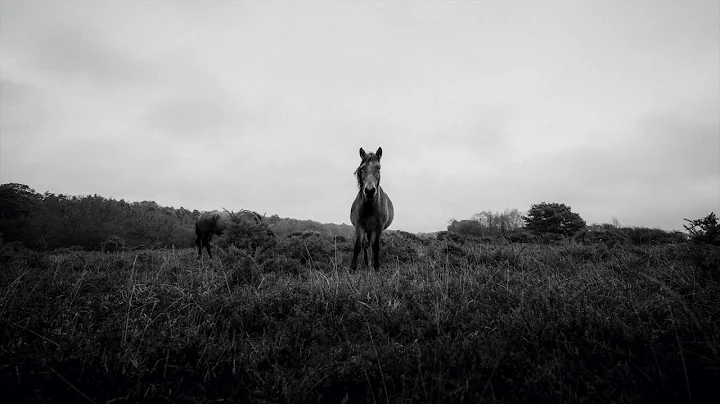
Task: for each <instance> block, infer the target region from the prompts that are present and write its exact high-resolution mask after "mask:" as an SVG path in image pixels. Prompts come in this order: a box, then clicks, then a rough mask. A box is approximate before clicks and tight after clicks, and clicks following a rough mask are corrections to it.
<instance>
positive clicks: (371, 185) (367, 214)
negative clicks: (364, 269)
mask: <svg viewBox="0 0 720 404" xmlns="http://www.w3.org/2000/svg"><path fill="white" fill-rule="evenodd" d="M381 157H382V147H378V149H377V151H376V152H375V153H372V152H371V153H366V152H365V150H363V148H362V147H361V148H360V165H359V166H358V168H357V169H356V170H355V177H356V178H357V185H358V193H357V195H356V196H355V201H354V202H353V204H352V206H351V208H350V221H351V222H352V224H353V226H355V249H354V251H353V258H352V261H351V262H350V268H351V269H352V270H355V269H357V258H358V255H359V254H360V249H361V248H362V249H363V255H364V257H365V266H368V254H367V248H368V246H372V254H373V256H372V257H373V268H375V270H376V271H377V270H378V269H379V268H380V259H379V257H378V256H379V254H380V235H381V234H382V232H383V230H385V229H387V228H388V226H390V224H392V221H393V217H394V216H395V209H394V208H393V204H392V201H390V197H389V196H388V195H387V194H386V193H385V191H384V190H383V189H382V187H381V186H380V158H381ZM363 236H365V238H366V240H364V241H363ZM365 241H366V242H365Z"/></svg>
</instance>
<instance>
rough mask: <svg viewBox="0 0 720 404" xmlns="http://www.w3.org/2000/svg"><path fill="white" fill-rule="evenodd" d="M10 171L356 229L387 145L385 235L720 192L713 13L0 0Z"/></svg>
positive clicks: (651, 222)
mask: <svg viewBox="0 0 720 404" xmlns="http://www.w3.org/2000/svg"><path fill="white" fill-rule="evenodd" d="M0 41H1V42H2V43H1V45H2V46H0V76H1V78H2V83H1V84H2V88H1V90H0V146H1V147H2V149H1V150H0V181H1V182H3V183H5V182H19V183H23V184H27V185H29V186H31V187H33V188H35V189H36V190H37V191H39V192H44V191H51V192H56V193H69V194H73V193H82V194H99V195H103V196H107V197H113V198H118V199H119V198H125V199H127V200H155V201H156V202H158V203H160V204H163V205H170V206H175V207H180V206H184V207H186V208H189V209H200V210H209V209H219V208H223V207H225V208H228V209H235V210H237V209H240V208H248V209H253V210H257V211H261V212H267V213H268V214H275V213H277V214H279V215H281V216H291V217H296V218H299V219H313V220H317V221H321V222H334V223H343V222H345V223H349V210H350V204H351V202H352V200H353V198H354V194H355V192H356V191H357V188H356V184H355V179H354V177H353V175H352V172H353V171H354V170H355V168H356V167H357V165H358V163H359V160H360V158H359V156H358V149H359V148H360V147H363V148H365V150H366V151H375V150H376V149H377V147H378V146H382V147H383V162H382V165H383V174H382V176H383V177H382V185H383V188H384V189H385V191H386V192H387V193H388V194H389V195H390V197H391V198H392V199H393V202H394V204H395V208H396V216H395V222H394V223H393V226H392V228H395V229H405V230H409V231H433V230H440V229H443V228H445V226H446V224H447V221H448V219H450V218H453V217H454V218H457V219H462V218H468V217H470V216H471V215H472V214H474V213H477V212H479V211H482V210H487V209H492V210H504V209H505V208H518V209H520V210H524V211H525V210H527V209H528V208H529V207H530V205H531V204H533V203H539V202H543V201H546V202H561V203H566V204H568V205H570V206H571V207H572V208H573V210H574V211H576V212H578V213H579V214H580V215H581V216H582V217H583V218H584V219H586V221H588V222H589V223H592V222H609V221H611V220H612V217H613V216H615V217H617V218H618V219H619V220H620V222H621V223H623V224H625V225H643V226H651V227H661V228H665V229H681V228H682V224H683V223H684V222H683V220H682V218H683V217H688V218H698V217H701V216H705V215H707V214H708V213H709V212H710V211H716V213H720V212H718V210H719V207H720V75H718V66H720V4H718V3H717V1H712V0H707V1H692V2H676V1H670V0H668V1H637V2H623V1H605V2H592V3H591V2H566V1H553V2H530V1H522V2H504V1H484V2H463V3H454V2H433V3H430V2H422V3H416V2H399V3H398V2H393V3H391V4H383V3H368V2H351V3H347V2H344V3H342V4H339V3H335V2H293V3H287V2H271V3H268V2H209V3H207V2H199V1H192V2H174V1H155V2H146V1H103V2H56V1H22V2H20V1H17V2H11V1H3V2H1V3H0Z"/></svg>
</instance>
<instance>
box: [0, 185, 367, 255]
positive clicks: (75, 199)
mask: <svg viewBox="0 0 720 404" xmlns="http://www.w3.org/2000/svg"><path fill="white" fill-rule="evenodd" d="M238 210H240V209H238ZM200 213H201V212H200V211H198V210H196V209H194V210H189V209H186V208H184V207H181V208H179V209H176V208H173V207H165V206H160V205H158V204H157V203H156V202H153V201H142V202H127V201H125V200H123V199H121V200H116V199H112V198H105V197H102V196H99V195H85V196H75V195H63V194H54V193H50V192H46V193H44V194H40V193H38V192H36V191H35V190H34V189H32V188H30V187H29V186H27V185H23V184H17V183H7V184H2V185H0V240H2V241H3V242H5V243H9V242H14V241H17V242H20V243H22V244H23V245H24V246H25V247H28V248H32V249H35V250H41V251H47V250H53V249H56V248H61V247H73V246H78V247H82V248H83V249H86V250H102V249H107V248H110V249H115V248H118V247H120V246H121V247H123V248H170V247H172V246H175V247H176V248H186V247H193V246H194V242H195V220H196V219H197V218H198V217H199V216H200ZM263 221H264V222H266V224H267V225H268V226H269V227H270V229H271V230H272V232H273V233H274V234H275V236H276V237H285V236H289V235H292V234H295V233H303V232H308V231H311V232H318V233H321V234H323V235H326V236H344V237H351V236H352V235H354V234H355V232H354V229H353V228H352V226H348V225H338V224H332V223H331V224H323V223H318V222H315V221H312V220H297V219H290V218H280V217H279V216H278V215H273V216H271V217H266V218H264V219H263Z"/></svg>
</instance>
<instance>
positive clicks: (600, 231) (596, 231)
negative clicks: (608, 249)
mask: <svg viewBox="0 0 720 404" xmlns="http://www.w3.org/2000/svg"><path fill="white" fill-rule="evenodd" d="M573 239H574V240H575V241H576V242H578V243H582V244H598V243H602V244H605V245H607V246H615V245H627V244H630V243H631V241H630V237H628V235H627V234H625V233H623V232H622V231H621V230H620V229H616V228H615V227H614V226H612V225H594V226H589V227H587V228H585V229H583V230H580V231H579V232H577V233H576V234H575V236H574V237H573Z"/></svg>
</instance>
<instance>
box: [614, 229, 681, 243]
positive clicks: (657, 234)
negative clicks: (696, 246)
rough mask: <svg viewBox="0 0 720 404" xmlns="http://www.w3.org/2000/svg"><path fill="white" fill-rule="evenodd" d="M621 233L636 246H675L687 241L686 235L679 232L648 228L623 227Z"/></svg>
mask: <svg viewBox="0 0 720 404" xmlns="http://www.w3.org/2000/svg"><path fill="white" fill-rule="evenodd" d="M620 231H621V232H623V233H624V234H625V235H627V236H628V238H629V239H630V241H631V242H632V243H633V244H635V245H647V244H675V243H683V242H685V241H686V237H685V235H684V234H682V233H680V232H679V231H674V232H669V231H665V230H662V229H650V228H647V227H623V228H621V229H620Z"/></svg>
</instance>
